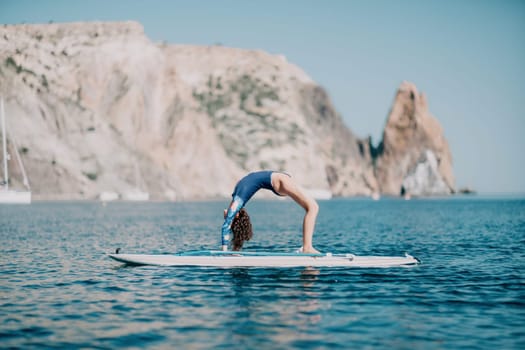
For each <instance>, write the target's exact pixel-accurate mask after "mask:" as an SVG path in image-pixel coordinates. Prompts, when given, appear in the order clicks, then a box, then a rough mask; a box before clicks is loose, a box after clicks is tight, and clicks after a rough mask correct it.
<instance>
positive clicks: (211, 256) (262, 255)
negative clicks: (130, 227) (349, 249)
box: [109, 251, 419, 267]
mask: <svg viewBox="0 0 525 350" xmlns="http://www.w3.org/2000/svg"><path fill="white" fill-rule="evenodd" d="M109 257H110V258H112V259H114V260H117V261H120V262H123V263H126V264H129V265H156V266H208V267H301V266H304V267H307V266H312V267H396V266H411V265H417V264H419V260H418V259H416V258H414V257H413V256H410V255H408V254H406V255H405V256H356V255H353V254H331V253H326V254H301V253H273V252H272V253H271V252H232V251H228V252H222V251H193V252H185V253H177V254H159V255H148V254H118V253H116V254H109Z"/></svg>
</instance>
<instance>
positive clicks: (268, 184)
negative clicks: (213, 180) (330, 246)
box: [221, 170, 319, 253]
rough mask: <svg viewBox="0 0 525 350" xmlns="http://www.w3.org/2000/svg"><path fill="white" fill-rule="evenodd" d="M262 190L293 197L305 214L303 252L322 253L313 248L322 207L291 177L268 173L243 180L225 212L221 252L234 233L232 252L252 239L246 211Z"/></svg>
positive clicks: (253, 174)
mask: <svg viewBox="0 0 525 350" xmlns="http://www.w3.org/2000/svg"><path fill="white" fill-rule="evenodd" d="M261 188H264V189H266V190H270V191H272V192H273V193H275V194H276V195H278V196H290V197H291V198H292V199H293V200H294V201H295V202H296V203H297V204H299V205H300V206H301V207H303V208H304V210H305V211H306V214H305V216H304V220H303V247H302V249H301V252H303V253H319V251H317V250H316V249H315V248H314V247H313V245H312V236H313V234H314V227H315V220H316V218H317V213H318V212H319V205H318V204H317V202H316V201H315V200H314V199H313V198H310V197H309V196H307V195H306V194H305V193H304V192H303V191H302V190H301V189H300V188H299V186H297V185H296V184H295V182H294V181H293V180H292V178H291V176H290V175H288V174H286V173H281V172H277V171H268V170H266V171H257V172H253V173H250V174H248V175H246V176H245V177H243V178H242V179H241V180H240V181H239V182H238V183H237V185H236V186H235V190H234V191H233V194H232V197H233V199H232V201H231V203H230V206H229V207H228V210H225V211H224V224H223V225H222V231H221V233H222V250H227V249H228V243H229V241H230V235H231V233H232V231H233V240H232V243H233V244H232V249H233V250H240V249H241V248H242V245H243V242H244V241H245V240H249V239H250V238H251V237H252V225H251V223H250V217H249V216H248V213H247V212H246V210H245V209H243V207H244V206H245V205H246V202H248V201H249V200H250V198H252V196H253V195H254V194H255V193H256V192H257V191H259V190H260V189H261Z"/></svg>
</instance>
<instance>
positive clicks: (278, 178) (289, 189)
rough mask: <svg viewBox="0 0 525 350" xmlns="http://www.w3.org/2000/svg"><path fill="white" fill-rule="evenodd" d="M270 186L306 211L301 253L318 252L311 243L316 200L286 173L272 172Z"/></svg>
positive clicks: (316, 212)
mask: <svg viewBox="0 0 525 350" xmlns="http://www.w3.org/2000/svg"><path fill="white" fill-rule="evenodd" d="M272 186H273V187H274V190H275V191H276V192H277V193H279V194H282V195H287V196H290V197H291V198H292V199H293V200H294V201H295V202H296V203H297V204H299V205H300V206H301V207H303V208H304V210H305V211H306V213H305V215H304V219H303V253H319V251H317V250H316V249H315V248H314V247H313V243H312V239H313V238H312V237H313V234H314V229H315V221H316V219H317V214H318V213H319V205H318V204H317V202H316V201H315V200H314V199H313V198H311V197H309V196H307V195H306V194H305V193H304V192H303V191H301V189H300V188H299V186H297V185H296V184H295V183H294V181H293V180H292V179H291V178H290V177H289V176H287V175H284V174H279V173H274V174H272Z"/></svg>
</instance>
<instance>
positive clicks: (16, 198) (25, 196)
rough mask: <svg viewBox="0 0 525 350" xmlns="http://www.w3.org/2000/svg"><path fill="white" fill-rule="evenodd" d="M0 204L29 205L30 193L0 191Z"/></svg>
mask: <svg viewBox="0 0 525 350" xmlns="http://www.w3.org/2000/svg"><path fill="white" fill-rule="evenodd" d="M0 203H2V204H30V203H31V192H28V191H12V190H0Z"/></svg>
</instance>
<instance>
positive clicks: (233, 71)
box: [0, 22, 453, 199]
mask: <svg viewBox="0 0 525 350" xmlns="http://www.w3.org/2000/svg"><path fill="white" fill-rule="evenodd" d="M414 89H415V87H414ZM405 90H406V87H405V86H402V89H401V90H400V93H399V94H398V99H399V98H400V97H399V96H400V94H401V95H402V96H405V95H406V92H405ZM401 91H403V92H401ZM0 94H1V95H2V96H4V100H5V104H6V116H7V123H8V127H9V132H10V135H11V136H12V138H13V139H16V140H17V141H18V147H19V150H20V151H21V153H22V157H23V159H24V163H25V165H26V170H27V172H28V174H29V178H30V180H31V183H32V188H33V193H34V195H35V196H36V197H37V198H49V199H52V198H77V199H81V198H96V197H97V196H98V194H99V193H101V192H103V191H115V192H118V193H125V192H127V191H131V190H133V189H135V188H137V187H141V188H142V189H143V190H147V191H148V192H150V193H151V196H152V198H155V199H170V198H174V197H175V196H176V197H177V198H182V199H189V198H213V197H225V196H229V194H230V193H231V190H232V188H233V186H234V184H235V182H236V181H237V180H238V179H239V178H240V177H241V176H242V175H244V174H245V173H246V172H248V171H254V170H259V169H265V168H269V169H276V170H286V171H288V172H290V173H292V174H293V176H294V177H295V178H296V179H297V181H298V182H299V183H300V184H301V185H302V186H304V187H306V188H310V189H325V190H329V191H331V192H332V193H333V194H334V195H340V196H350V195H370V194H372V193H377V192H379V191H382V192H384V193H387V194H396V195H397V194H399V192H400V188H401V187H402V186H404V188H405V189H406V190H409V191H412V190H413V192H414V194H417V193H416V191H415V189H416V188H419V189H421V188H422V189H423V191H421V194H426V193H437V192H439V193H446V192H449V191H450V189H451V188H453V179H452V170H451V165H450V162H449V161H450V155H449V152H448V148H447V147H446V142H445V141H444V139H443V140H442V141H439V142H441V143H439V142H438V141H436V140H437V139H436V140H434V134H436V133H437V134H440V135H441V138H442V131H441V129H440V128H439V125H438V124H437V122H436V121H435V119H433V118H431V117H429V116H427V112H422V111H423V110H425V108H426V105H422V104H421V103H422V102H421V100H422V98H421V97H420V96H419V95H417V96H415V95H414V97H413V98H412V100H410V94H409V95H408V98H409V99H408V100H407V101H406V106H405V102H402V103H401V102H399V101H397V100H396V102H395V104H394V108H393V110H392V113H391V115H390V117H389V120H388V123H387V127H386V130H385V136H384V140H383V143H382V146H380V147H379V149H375V148H374V147H373V146H371V145H370V144H369V142H368V140H366V139H359V138H358V137H356V136H355V135H354V134H353V133H352V132H351V130H350V129H348V128H347V127H346V126H345V125H344V123H343V121H342V118H341V116H339V115H338V113H337V112H336V111H335V109H334V107H333V106H332V104H331V102H330V99H329V97H328V95H327V94H326V92H325V91H324V90H323V89H322V88H321V87H320V86H318V85H317V84H316V83H315V82H314V81H312V79H311V78H310V77H309V76H308V75H307V74H306V73H305V72H303V71H302V70H301V69H300V68H298V67H297V66H295V65H293V64H291V63H289V62H287V60H286V58H285V57H283V56H274V55H269V54H267V53H265V52H261V51H248V50H241V49H234V48H226V47H221V46H208V47H198V46H180V45H166V44H157V43H153V42H151V41H150V40H149V39H148V38H147V37H146V36H145V35H144V31H143V28H142V26H141V25H140V24H138V23H135V22H125V23H71V24H46V25H15V26H7V25H4V26H3V27H1V28H0ZM403 98H404V97H403ZM403 101H404V100H403ZM399 104H403V106H401V107H397V106H398V105H399ZM411 106H412V107H411ZM410 108H412V110H410ZM399 109H401V110H403V112H399V111H398V110H399ZM405 109H408V110H407V111H404V110H405ZM394 111H395V113H394ZM393 115H395V116H396V117H393ZM405 119H407V120H408V122H407V121H405ZM411 120H414V121H413V122H411ZM428 120H430V122H428ZM396 123H401V124H403V123H404V124H403V125H405V124H407V123H408V124H407V125H406V126H405V128H411V127H414V128H415V129H414V130H413V131H407V130H408V129H406V130H405V132H404V133H401V134H399V133H397V134H396V130H397V132H399V130H400V129H399V127H398V126H396V125H397V124H396ZM411 123H412V124H411ZM427 123H430V124H428V126H426V125H427ZM436 125H437V127H436ZM418 128H422V129H423V130H422V131H421V130H420V129H418ZM427 129H428V130H427ZM392 130H393V131H392ZM405 137H406V138H408V139H405ZM400 138H402V140H400ZM429 152H430V153H429ZM447 154H448V157H449V158H445V155H447ZM432 155H433V156H434V158H435V163H437V165H436V167H434V168H435V169H437V170H436V171H435V172H434V173H432V176H434V177H436V179H434V180H430V177H428V176H425V175H422V177H423V180H424V181H423V182H421V181H419V180H417V181H419V182H417V181H416V180H414V181H412V182H411V180H410V179H419V177H421V176H420V175H418V174H420V173H421V172H420V171H419V172H418V170H417V169H418V168H417V167H418V166H419V165H420V164H423V165H424V164H427V163H428V164H430V165H429V166H427V168H428V167H430V168H432V164H434V163H432V159H431V160H429V159H430V158H432ZM423 157H426V158H425V159H426V160H424V159H423ZM429 157H430V158H429ZM400 160H401V161H402V162H403V163H402V164H403V165H402V166H400V165H399V161H400ZM425 162H426V163H425ZM11 163H13V162H11ZM431 163H432V164H431ZM12 165H13V167H12V172H11V175H12V181H13V184H14V185H15V186H16V185H17V181H18V180H19V179H20V178H21V177H20V176H19V175H20V174H19V169H18V168H17V167H16V166H15V165H14V164H12ZM447 167H448V168H447ZM434 168H432V169H434ZM447 171H449V173H447ZM436 174H437V175H439V176H437V175H436ZM140 179H143V180H140ZM425 181H426V182H425ZM439 181H442V182H444V183H445V185H446V186H442V185H441V184H439V185H436V184H437V183H439ZM416 183H417V184H416ZM439 186H441V187H439ZM430 188H431V189H430ZM438 188H440V190H437V189H438ZM429 189H430V190H429Z"/></svg>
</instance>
